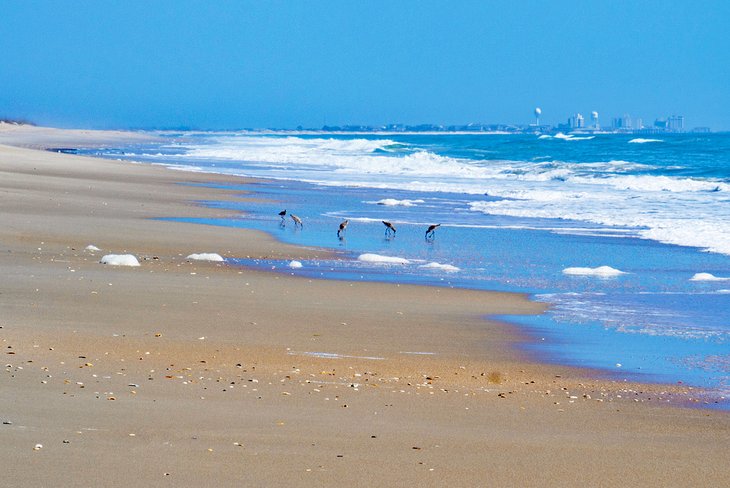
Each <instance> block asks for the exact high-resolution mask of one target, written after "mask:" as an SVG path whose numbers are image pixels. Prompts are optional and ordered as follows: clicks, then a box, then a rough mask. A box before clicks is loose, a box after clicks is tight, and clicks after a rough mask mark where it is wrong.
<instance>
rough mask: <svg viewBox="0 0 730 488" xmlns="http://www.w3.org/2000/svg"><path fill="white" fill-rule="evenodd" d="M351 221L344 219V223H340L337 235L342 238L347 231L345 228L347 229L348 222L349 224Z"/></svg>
mask: <svg viewBox="0 0 730 488" xmlns="http://www.w3.org/2000/svg"><path fill="white" fill-rule="evenodd" d="M349 223H350V221H349V220H343V221H342V223H341V224H340V228H339V229H337V237H339V238H340V239H342V234H344V233H345V230H347V224H349Z"/></svg>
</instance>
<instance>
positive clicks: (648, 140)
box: [629, 137, 664, 144]
mask: <svg viewBox="0 0 730 488" xmlns="http://www.w3.org/2000/svg"><path fill="white" fill-rule="evenodd" d="M647 142H664V141H663V140H661V139H643V138H641V137H637V138H636V139H631V140H630V141H629V144H646V143H647Z"/></svg>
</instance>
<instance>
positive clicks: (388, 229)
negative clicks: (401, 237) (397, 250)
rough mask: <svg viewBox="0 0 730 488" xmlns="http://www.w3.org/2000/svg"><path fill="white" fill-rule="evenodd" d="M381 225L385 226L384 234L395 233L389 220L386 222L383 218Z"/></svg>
mask: <svg viewBox="0 0 730 488" xmlns="http://www.w3.org/2000/svg"><path fill="white" fill-rule="evenodd" d="M383 225H384V226H385V235H386V236H388V235H390V234H391V233H392V234H393V235H395V226H394V225H393V224H391V223H390V222H386V221H385V220H383Z"/></svg>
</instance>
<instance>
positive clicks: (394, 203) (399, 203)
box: [365, 198, 424, 207]
mask: <svg viewBox="0 0 730 488" xmlns="http://www.w3.org/2000/svg"><path fill="white" fill-rule="evenodd" d="M423 202H424V201H423V200H408V199H404V200H396V199H395V198H384V199H382V200H378V201H376V202H365V203H372V204H375V205H385V206H386V207H415V206H416V204H418V203H423Z"/></svg>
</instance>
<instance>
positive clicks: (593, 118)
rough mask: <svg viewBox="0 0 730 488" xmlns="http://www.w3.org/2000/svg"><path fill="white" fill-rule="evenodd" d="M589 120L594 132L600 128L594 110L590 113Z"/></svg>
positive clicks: (596, 113)
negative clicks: (591, 122) (591, 121)
mask: <svg viewBox="0 0 730 488" xmlns="http://www.w3.org/2000/svg"><path fill="white" fill-rule="evenodd" d="M591 120H593V128H594V129H595V130H598V129H599V128H600V127H599V125H598V112H596V111H595V110H594V111H593V112H591Z"/></svg>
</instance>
